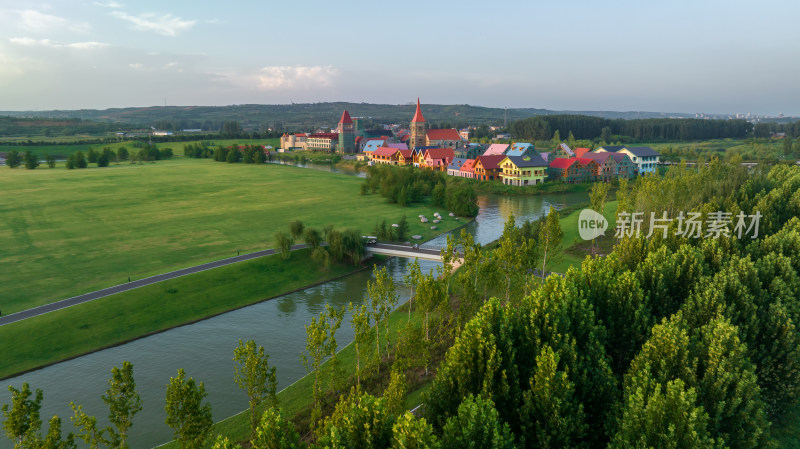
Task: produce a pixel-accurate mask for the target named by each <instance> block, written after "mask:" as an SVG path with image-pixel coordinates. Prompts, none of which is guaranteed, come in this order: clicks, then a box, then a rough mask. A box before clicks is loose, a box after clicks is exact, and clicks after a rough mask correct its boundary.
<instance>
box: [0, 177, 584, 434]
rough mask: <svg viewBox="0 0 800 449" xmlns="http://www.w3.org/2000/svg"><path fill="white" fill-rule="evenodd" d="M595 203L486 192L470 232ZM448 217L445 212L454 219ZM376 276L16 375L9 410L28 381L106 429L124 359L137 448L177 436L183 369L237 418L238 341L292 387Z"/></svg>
mask: <svg viewBox="0 0 800 449" xmlns="http://www.w3.org/2000/svg"><path fill="white" fill-rule="evenodd" d="M293 165H294V164H293ZM308 168H314V169H323V170H328V171H337V172H344V173H346V171H345V170H342V169H339V168H336V167H331V166H330V165H316V166H313V165H311V164H309V166H308ZM349 174H354V173H353V172H350V173H349ZM586 200H587V195H586V194H584V193H582V194H553V195H539V196H501V195H479V196H478V203H479V206H480V213H479V215H478V217H477V218H476V219H475V221H473V222H471V223H469V224H468V225H466V227H465V229H466V230H467V231H469V232H471V233H472V234H473V235H474V236H475V240H476V242H480V243H483V244H486V243H489V242H491V241H493V240H495V239H497V238H498V237H499V236H500V234H501V233H502V231H503V224H504V222H505V218H506V217H507V216H508V215H509V214H511V213H513V214H514V215H515V216H516V217H517V222H518V223H521V222H522V221H523V220H528V219H535V218H539V217H540V216H542V215H543V214H544V213H545V211H546V210H548V209H549V206H550V205H551V204H552V205H556V206H557V207H562V206H568V205H571V204H575V203H578V202H582V201H586ZM445 212H446V211H445V210H442V211H441V213H442V214H443V215H447V214H446V213H445ZM458 232H460V231H458ZM445 241H446V237H444V236H440V237H438V238H436V239H434V240H433V241H431V242H430V243H431V244H441V245H443V244H444V243H445ZM407 263H408V261H407V260H405V259H392V260H389V261H388V262H386V267H387V270H388V272H389V273H390V274H391V275H392V277H393V278H394V280H395V282H396V283H397V284H398V286H400V289H399V290H400V291H399V295H400V302H401V303H402V302H405V301H406V300H407V299H408V296H409V292H408V289H407V288H406V287H405V286H404V285H403V281H402V277H403V275H404V274H405V273H406V265H407ZM437 264H438V263H437V262H430V261H420V265H421V266H422V269H423V270H424V271H427V270H431V269H433V268H434V267H435V266H436V265H437ZM371 278H372V273H371V271H361V272H358V273H354V274H352V275H350V276H347V277H345V278H342V279H339V280H336V281H331V282H327V283H324V284H322V285H319V286H316V287H312V288H309V289H306V290H303V291H300V292H297V293H292V294H289V295H285V296H281V297H279V298H275V299H273V300H270V301H265V302H262V303H259V304H255V305H252V306H249V307H245V308H242V309H239V310H235V311H233V312H229V313H225V314H222V315H219V316H216V317H213V318H210V319H207V320H203V321H200V322H197V323H194V324H190V325H186V326H181V327H178V328H175V329H171V330H168V331H165V332H162V333H159V334H156V335H152V336H149V337H145V338H142V339H139V340H136V341H133V342H130V343H127V344H124V345H121V346H117V347H114V348H110V349H105V350H102V351H98V352H95V353H92V354H89V355H85V356H82V357H79V358H76V359H73V360H69V361H66V362H62V363H58V364H55V365H52V366H49V367H46V368H42V369H39V370H36V371H33V372H30V373H27V374H23V375H21V376H18V377H15V378H11V379H7V380H6V381H4V382H3V388H2V391H0V404H7V403H10V400H11V399H10V393H9V392H8V391H7V389H6V388H5V386H6V385H13V386H14V387H16V388H20V386H21V385H22V383H23V382H28V383H29V384H30V385H31V388H33V389H36V388H41V389H42V390H43V391H44V401H43V406H42V410H41V417H42V420H43V421H44V425H43V426H44V427H45V428H46V427H47V421H48V420H49V418H50V417H52V416H53V415H54V414H57V415H59V416H60V417H61V418H62V432H63V433H64V434H66V432H67V431H72V430H73V427H72V425H71V423H70V421H69V417H70V416H71V415H72V411H71V409H70V407H69V402H70V401H75V402H76V403H78V404H83V405H84V410H85V411H86V412H87V413H89V414H91V415H95V416H98V419H99V424H100V425H102V426H105V425H107V422H106V419H105V417H106V415H107V413H108V412H107V409H106V407H105V405H104V404H103V402H102V400H101V395H103V394H104V392H105V390H106V389H107V388H108V385H107V381H108V379H109V377H110V374H111V368H112V367H113V366H121V365H122V361H124V360H128V361H130V362H131V363H133V366H134V377H135V380H136V384H137V389H138V391H139V394H140V395H141V397H142V403H143V404H142V405H143V410H142V411H141V412H140V413H139V414H138V415H136V417H135V418H134V425H133V427H132V428H131V430H130V439H129V442H130V445H131V447H132V448H133V449H148V448H152V447H154V446H157V445H159V444H162V443H164V442H166V441H169V440H170V439H171V438H172V433H171V429H169V427H167V425H166V424H165V423H164V420H165V417H166V415H165V412H164V396H165V392H166V384H167V382H169V379H170V377H172V376H175V375H176V374H177V369H178V368H183V369H184V370H185V371H186V374H187V376H191V377H194V378H195V380H198V381H202V382H204V384H205V387H206V391H207V392H208V398H207V400H208V401H209V402H210V403H211V405H212V407H213V416H214V420H215V421H218V420H221V419H223V418H225V417H228V416H231V415H233V414H235V413H238V412H240V411H242V410H244V409H246V408H247V397H246V395H245V394H244V392H243V391H242V390H240V389H239V388H238V387H237V386H236V384H235V383H234V381H233V367H234V364H233V360H232V359H233V349H234V348H235V347H236V345H237V343H238V340H239V339H240V338H241V339H243V340H249V339H253V340H255V341H256V343H257V344H259V345H263V346H264V347H265V349H266V352H267V353H268V354H269V355H270V359H269V361H270V364H271V365H273V366H276V367H277V373H278V388H279V389H282V388H285V387H286V386H288V385H290V384H291V383H292V382H294V381H296V380H297V379H299V378H301V377H302V376H303V375H305V374H306V371H305V369H304V368H303V366H302V363H301V361H300V358H299V354H300V353H301V351H303V348H304V347H305V328H304V325H305V324H307V323H309V322H310V320H311V317H312V316H315V315H318V314H319V312H320V311H322V310H323V309H324V307H325V304H326V303H330V304H331V305H333V306H336V307H340V306H344V305H346V304H347V303H348V302H350V301H352V302H353V303H356V304H359V303H361V302H362V301H363V299H364V295H365V291H366V283H367V280H369V279H371ZM352 339H353V331H352V329H351V328H350V320H349V315H346V316H345V320H344V321H343V323H342V327H341V328H340V329H339V331H338V333H337V341H338V342H339V344H340V345H341V347H344V345H346V344H348V343H350V342H351V341H352ZM45 432H46V430H45ZM12 447H13V444H12V442H11V440H9V439H6V438H0V449H6V448H9V449H10V448H12Z"/></svg>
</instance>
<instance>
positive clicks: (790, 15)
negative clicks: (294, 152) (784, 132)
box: [0, 0, 800, 115]
mask: <svg viewBox="0 0 800 449" xmlns="http://www.w3.org/2000/svg"><path fill="white" fill-rule="evenodd" d="M385 4H386V5H387V6H383V5H382V4H381V3H377V2H365V1H340V2H328V1H308V0H297V1H291V2H274V1H267V2H245V1H238V0H228V1H225V2H198V1H194V2H189V1H158V2H157V1H135V2H133V1H125V0H70V1H61V0H56V1H50V2H38V1H18V0H17V1H9V0H0V110H28V109H78V108H99V109H103V108H109V107H126V106H151V105H161V104H164V99H165V98H166V101H167V104H169V105H229V104H242V103H289V102H292V101H294V102H318V101H353V102H362V101H364V102H370V103H391V104H401V103H408V102H411V101H414V100H415V99H416V97H417V96H419V97H421V98H422V101H423V103H425V102H427V103H444V104H455V103H458V104H463V103H468V104H474V105H483V106H495V107H503V106H508V107H538V108H548V109H558V110H563V109H569V110H625V111H627V110H649V111H669V112H707V113H736V112H750V113H757V114H778V113H781V112H782V113H785V114H787V115H800V83H798V82H797V79H798V75H799V74H800V27H799V26H797V20H798V17H800V2H797V1H796V0H762V1H759V2H744V1H738V0H728V1H717V0H713V1H712V0H707V1H704V0H695V1H683V0H675V1H669V2H666V1H662V2H652V1H641V0H640V1H624V0H608V1H603V2H598V1H575V0H572V1H570V0H568V1H561V2H542V1H538V0H533V1H519V2H512V1H506V2H496V3H490V2H485V1H484V2H475V1H459V2H453V1H436V2H434V1H410V2H390V3H389V2H387V3H385ZM412 61H413V63H412Z"/></svg>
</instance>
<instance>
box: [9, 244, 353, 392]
mask: <svg viewBox="0 0 800 449" xmlns="http://www.w3.org/2000/svg"><path fill="white" fill-rule="evenodd" d="M355 269H356V268H355V267H353V266H352V265H350V264H347V265H344V264H332V265H331V267H330V269H329V270H328V271H324V270H322V269H321V267H320V265H319V264H318V263H316V262H313V261H311V260H310V258H309V250H299V251H295V252H293V253H292V257H291V258H290V259H289V260H288V261H284V260H282V259H281V258H280V257H279V256H277V255H273V256H267V257H261V258H258V259H253V260H250V261H246V262H240V263H236V264H232V265H228V266H225V267H221V268H216V269H213V270H207V271H203V272H200V273H196V274H192V275H189V276H183V277H180V278H176V279H171V280H167V281H163V282H160V283H158V284H153V285H148V286H145V287H140V288H137V289H134V290H130V291H127V292H124V293H119V294H116V295H112V296H107V297H105V298H101V299H97V300H94V301H91V302H88V303H84V304H80V305H77V306H73V307H69V308H66V309H62V310H58V311H55V312H50V313H48V314H45V315H41V316H38V317H34V318H29V319H27V320H24V321H18V322H16V323H11V324H7V325H5V326H0V354H3V357H2V358H0V379H2V378H6V377H10V376H12V375H14V374H16V373H19V372H22V371H27V370H30V369H33V368H37V367H40V366H43V365H47V364H50V363H54V362H57V361H60V360H64V359H67V358H71V357H74V356H77V355H81V354H84V353H87V352H91V351H94V350H97V349H100V348H103V347H107V346H113V345H115V344H119V343H122V342H125V341H128V340H132V339H135V338H139V337H142V336H144V335H147V334H150V333H153V332H157V331H161V330H165V329H169V328H172V327H175V326H178V325H181V324H184V323H187V322H191V321H196V320H199V319H202V318H206V317H208V316H212V315H216V314H219V313H222V312H226V311H228V310H232V309H235V308H238V307H243V306H246V305H249V304H253V303H256V302H259V301H262V300H264V299H267V298H272V297H275V296H278V295H281V294H284V293H287V292H290V291H293V290H296V289H299V288H302V287H306V286H308V285H312V284H316V283H319V282H323V281H325V280H328V279H332V278H334V277H338V276H341V275H344V274H347V273H350V272H352V271H353V270H355Z"/></svg>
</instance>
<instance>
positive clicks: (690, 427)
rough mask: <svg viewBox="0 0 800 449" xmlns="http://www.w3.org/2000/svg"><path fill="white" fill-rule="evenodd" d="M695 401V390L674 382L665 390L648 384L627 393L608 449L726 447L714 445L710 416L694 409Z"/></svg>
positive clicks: (700, 409) (717, 443)
mask: <svg viewBox="0 0 800 449" xmlns="http://www.w3.org/2000/svg"><path fill="white" fill-rule="evenodd" d="M645 380H647V379H645ZM696 397H697V394H696V392H695V389H694V388H688V389H687V388H686V385H685V384H684V382H683V381H682V380H681V379H675V380H671V381H669V382H667V384H666V386H664V387H663V388H662V387H661V386H660V385H653V386H650V385H649V383H648V384H646V385H642V386H640V387H638V388H636V389H635V390H633V391H630V392H628V394H627V399H626V401H625V405H624V411H623V415H622V418H621V420H620V423H619V430H618V431H617V433H616V434H615V435H614V437H613V438H612V440H611V444H610V445H609V448H610V449H626V448H631V447H664V448H667V447H668V448H675V449H693V448H701V447H702V448H721V447H724V442H723V441H721V440H720V441H715V440H714V438H713V437H712V436H711V435H710V434H709V432H708V429H707V425H708V424H707V423H708V415H707V414H706V412H705V411H704V410H703V407H701V406H698V405H695V404H696Z"/></svg>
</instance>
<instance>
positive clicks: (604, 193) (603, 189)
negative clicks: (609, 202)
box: [589, 182, 609, 254]
mask: <svg viewBox="0 0 800 449" xmlns="http://www.w3.org/2000/svg"><path fill="white" fill-rule="evenodd" d="M608 188H609V184H608V183H605V182H595V183H594V184H592V189H591V190H590V191H589V204H590V205H591V208H592V210H594V211H595V212H597V213H598V214H600V215H603V213H604V211H605V207H606V198H607V197H608ZM596 240H597V238H596V237H595V238H593V239H592V254H594V252H595V248H596V247H597V242H596Z"/></svg>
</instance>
